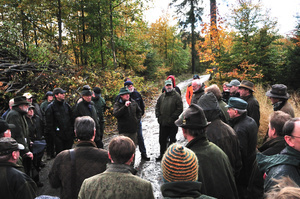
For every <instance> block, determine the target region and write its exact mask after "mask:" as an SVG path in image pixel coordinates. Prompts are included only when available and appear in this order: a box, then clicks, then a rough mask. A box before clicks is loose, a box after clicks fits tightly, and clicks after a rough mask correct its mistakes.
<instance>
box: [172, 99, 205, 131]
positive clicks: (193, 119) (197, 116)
mask: <svg viewBox="0 0 300 199" xmlns="http://www.w3.org/2000/svg"><path fill="white" fill-rule="evenodd" d="M175 125H176V126H179V127H182V128H185V129H203V128H205V127H206V126H207V125H209V123H208V122H207V119H206V117H205V115H204V112H203V110H202V108H201V107H200V106H198V105H197V104H191V105H190V106H189V107H188V108H187V109H186V110H185V111H184V112H183V113H182V114H181V115H180V116H179V118H178V119H177V120H176V121H175Z"/></svg>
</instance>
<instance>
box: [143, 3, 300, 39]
mask: <svg viewBox="0 0 300 199" xmlns="http://www.w3.org/2000/svg"><path fill="white" fill-rule="evenodd" d="M216 1H217V7H218V9H219V12H220V14H221V15H222V16H224V17H225V18H226V15H227V14H229V13H230V10H231V8H232V7H233V5H232V2H236V0H216ZM253 1H254V2H257V1H258V0H253ZM153 2H154V4H153V6H154V7H153V8H152V9H150V10H148V11H147V12H145V17H146V20H147V21H149V22H150V23H154V22H155V21H156V20H157V19H158V18H159V17H160V16H161V15H162V14H163V13H166V12H167V13H170V15H171V16H173V12H174V9H172V8H169V7H168V5H169V3H170V2H171V0H153ZM229 2H231V3H229ZM261 2H262V4H263V9H266V8H270V14H271V16H272V17H273V18H277V21H278V25H277V27H278V29H279V33H280V34H288V33H289V32H290V31H291V30H293V29H294V28H295V26H296V24H297V23H296V18H295V16H296V15H297V14H298V15H300V0H284V1H282V0H261ZM203 7H204V8H205V11H204V13H205V14H204V15H203V21H205V22H209V10H210V6H209V0H203ZM175 24H176V22H174V23H173V24H172V25H175Z"/></svg>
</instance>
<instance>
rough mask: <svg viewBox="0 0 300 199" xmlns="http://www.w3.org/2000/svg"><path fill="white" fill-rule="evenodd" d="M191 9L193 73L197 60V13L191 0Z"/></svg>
mask: <svg viewBox="0 0 300 199" xmlns="http://www.w3.org/2000/svg"><path fill="white" fill-rule="evenodd" d="M191 11H192V17H191V18H192V23H191V31H192V74H194V73H195V60H196V49H195V43H196V37H195V14H194V4H193V1H191Z"/></svg>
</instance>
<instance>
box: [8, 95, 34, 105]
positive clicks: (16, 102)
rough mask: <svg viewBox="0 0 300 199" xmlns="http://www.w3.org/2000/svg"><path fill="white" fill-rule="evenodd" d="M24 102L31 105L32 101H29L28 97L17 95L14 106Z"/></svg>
mask: <svg viewBox="0 0 300 199" xmlns="http://www.w3.org/2000/svg"><path fill="white" fill-rule="evenodd" d="M22 104H27V105H29V104H30V102H28V101H27V100H26V97H24V96H17V97H15V98H14V103H13V105H12V106H19V105H22Z"/></svg>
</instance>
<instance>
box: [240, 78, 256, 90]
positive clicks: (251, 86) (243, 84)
mask: <svg viewBox="0 0 300 199" xmlns="http://www.w3.org/2000/svg"><path fill="white" fill-rule="evenodd" d="M239 88H246V89H249V90H250V91H252V92H254V84H253V83H252V82H250V81H248V80H243V81H242V82H241V84H240V86H239Z"/></svg>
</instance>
